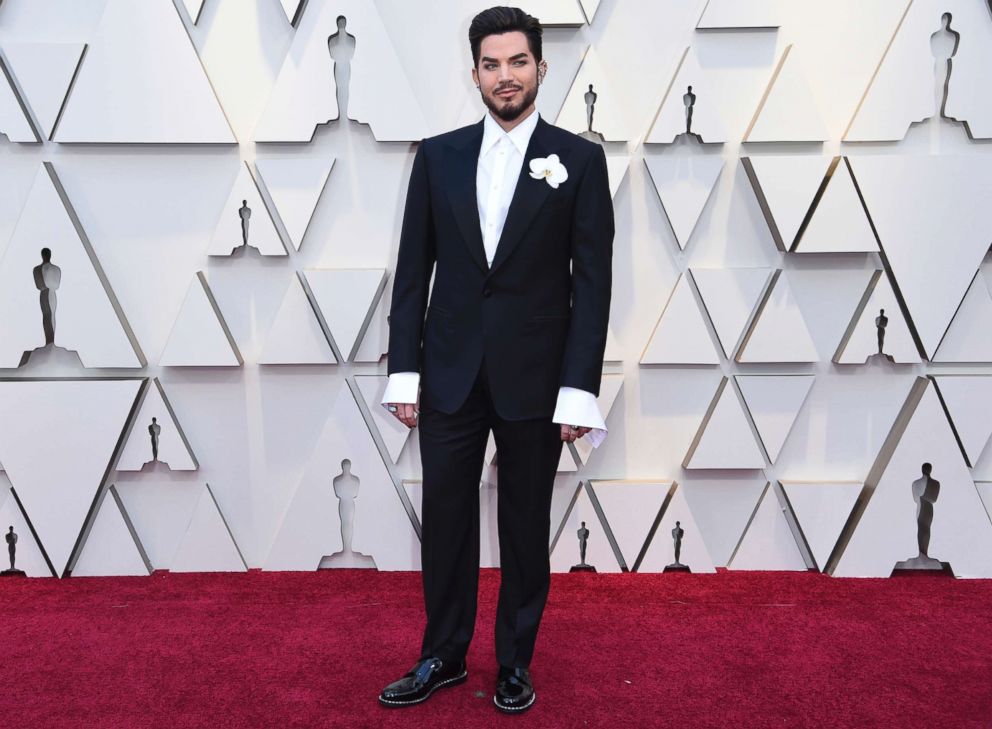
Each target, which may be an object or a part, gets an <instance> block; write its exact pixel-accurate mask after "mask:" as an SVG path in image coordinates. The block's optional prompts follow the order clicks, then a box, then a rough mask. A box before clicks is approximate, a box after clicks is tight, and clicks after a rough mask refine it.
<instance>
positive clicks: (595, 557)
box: [551, 484, 657, 572]
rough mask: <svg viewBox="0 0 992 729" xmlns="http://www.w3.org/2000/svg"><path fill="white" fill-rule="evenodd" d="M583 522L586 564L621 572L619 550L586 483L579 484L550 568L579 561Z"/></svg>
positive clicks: (566, 568) (564, 568)
mask: <svg viewBox="0 0 992 729" xmlns="http://www.w3.org/2000/svg"><path fill="white" fill-rule="evenodd" d="M656 513H657V512H656ZM582 522H585V528H586V529H588V530H589V536H588V538H587V540H586V560H585V561H586V564H589V565H592V566H593V567H595V568H596V571H597V572H621V571H622V570H621V568H620V563H619V562H618V561H617V556H616V553H615V552H614V551H613V547H612V545H611V544H610V540H609V538H608V537H607V535H606V529H605V527H604V526H603V524H602V523H601V522H600V520H599V515H598V514H597V512H596V509H595V507H594V506H593V504H592V500H591V499H590V498H589V494H588V492H587V491H586V485H585V484H583V485H582V486H581V487H580V488H579V491H578V496H577V498H576V500H575V502H574V503H573V504H572V505H571V508H570V509H569V511H568V513H567V514H566V515H565V517H564V521H563V522H562V526H561V529H560V530H559V531H560V533H559V535H558V541H557V542H555V546H554V549H553V550H552V552H551V571H552V572H568V571H569V569H570V568H571V567H572V566H573V565H577V564H579V560H580V557H581V555H580V552H579V537H578V530H579V529H580V528H581V525H582Z"/></svg>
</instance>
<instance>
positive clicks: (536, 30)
mask: <svg viewBox="0 0 992 729" xmlns="http://www.w3.org/2000/svg"><path fill="white" fill-rule="evenodd" d="M513 31H520V32H521V33H523V34H524V35H525V36H527V47H528V48H529V49H530V52H531V55H532V56H534V60H535V61H537V62H540V61H541V59H542V58H543V56H542V55H541V51H542V48H541V38H542V33H543V30H542V28H541V21H539V20H538V19H537V18H535V17H534V16H533V15H528V14H527V13H525V12H524V11H523V10H521V9H520V8H509V7H506V6H503V5H498V6H496V7H493V8H489V9H488V10H483V11H482V12H481V13H479V14H478V15H476V16H475V17H474V18H472V23H471V24H470V25H469V27H468V44H469V47H470V48H471V49H472V63H473V65H474V66H475V67H476V68H478V67H479V55H480V52H479V49H480V48H481V47H482V40H483V39H484V38H485V37H486V36H490V35H502V34H503V33H512V32H513Z"/></svg>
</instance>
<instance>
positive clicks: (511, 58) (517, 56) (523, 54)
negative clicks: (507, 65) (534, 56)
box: [480, 53, 527, 63]
mask: <svg viewBox="0 0 992 729" xmlns="http://www.w3.org/2000/svg"><path fill="white" fill-rule="evenodd" d="M526 57H527V54H526V53H518V54H517V55H515V56H510V58H509V59H508V60H510V61H513V60H516V59H518V58H526ZM485 61H494V62H495V61H496V59H495V58H490V57H489V56H483V57H482V60H481V61H480V63H484V62H485Z"/></svg>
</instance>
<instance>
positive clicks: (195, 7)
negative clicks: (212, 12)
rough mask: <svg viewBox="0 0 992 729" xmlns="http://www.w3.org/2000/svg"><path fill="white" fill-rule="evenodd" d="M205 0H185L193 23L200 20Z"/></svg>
mask: <svg viewBox="0 0 992 729" xmlns="http://www.w3.org/2000/svg"><path fill="white" fill-rule="evenodd" d="M203 2H204V0H183V5H185V6H186V12H187V13H189V19H190V20H192V21H193V25H196V24H197V23H198V22H200V11H201V10H203Z"/></svg>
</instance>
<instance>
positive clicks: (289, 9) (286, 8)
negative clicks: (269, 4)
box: [279, 0, 303, 23]
mask: <svg viewBox="0 0 992 729" xmlns="http://www.w3.org/2000/svg"><path fill="white" fill-rule="evenodd" d="M279 2H280V3H281V4H282V9H283V12H284V13H286V20H288V21H289V22H290V23H292V22H293V19H294V18H295V17H296V13H297V12H298V11H299V9H300V3H301V2H303V0H279Z"/></svg>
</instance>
